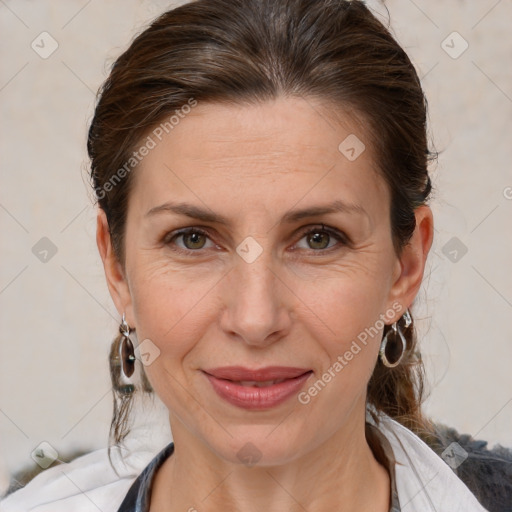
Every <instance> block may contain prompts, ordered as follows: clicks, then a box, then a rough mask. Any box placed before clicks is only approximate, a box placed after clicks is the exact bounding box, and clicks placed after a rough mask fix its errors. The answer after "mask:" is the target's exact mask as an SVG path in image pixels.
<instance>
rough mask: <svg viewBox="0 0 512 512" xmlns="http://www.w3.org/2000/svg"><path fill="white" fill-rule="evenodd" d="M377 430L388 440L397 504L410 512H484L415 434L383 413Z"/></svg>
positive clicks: (448, 467) (440, 459) (435, 454)
mask: <svg viewBox="0 0 512 512" xmlns="http://www.w3.org/2000/svg"><path fill="white" fill-rule="evenodd" d="M378 427H379V430H381V432H382V433H383V434H384V435H385V436H386V437H387V438H388V441H389V442H390V444H391V447H392V450H393V455H394V458H395V473H396V481H397V491H398V496H399V501H400V504H401V505H402V506H405V505H404V504H407V505H408V510H411V512H413V511H414V512H416V511H423V510H450V511H452V512H483V511H485V510H493V509H486V508H484V506H483V504H482V503H481V502H480V501H479V500H478V499H477V496H476V495H475V494H474V492H473V490H472V489H470V488H469V487H468V486H467V485H466V484H465V483H464V482H463V481H462V479H460V477H458V475H457V474H455V473H454V472H453V471H452V469H451V468H450V466H449V465H448V464H447V462H446V461H445V460H444V459H443V458H442V457H440V456H439V455H438V454H437V453H436V452H435V451H434V450H433V449H432V448H430V447H429V446H428V445H427V444H426V443H425V442H424V441H423V440H422V439H420V438H419V437H418V436H417V435H416V434H415V433H414V432H412V431H411V430H409V429H408V428H406V427H405V426H404V425H402V424H401V423H399V422H397V421H396V420H394V419H392V418H390V417H389V416H387V415H385V414H384V413H380V414H379V422H378Z"/></svg>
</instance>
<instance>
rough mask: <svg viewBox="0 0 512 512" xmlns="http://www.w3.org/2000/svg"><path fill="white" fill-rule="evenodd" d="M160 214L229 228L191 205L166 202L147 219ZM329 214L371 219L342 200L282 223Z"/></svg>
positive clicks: (291, 216)
mask: <svg viewBox="0 0 512 512" xmlns="http://www.w3.org/2000/svg"><path fill="white" fill-rule="evenodd" d="M159 213H176V214H178V215H184V216H186V217H190V218H192V219H197V220H200V221H202V222H210V223H214V224H222V225H224V226H229V224H230V222H229V220H228V219H227V218H226V217H224V216H223V215H220V214H218V213H214V212H212V211H211V210H207V209H203V208H200V207H198V206H195V205H193V204H189V203H175V202H166V203H164V204H161V205H160V206H155V207H154V208H151V209H150V210H149V211H148V212H147V213H146V215H145V216H146V217H150V216H153V215H156V214H159ZM329 213H351V214H360V215H365V216H366V217H369V215H368V213H367V211H366V210H365V209H364V208H363V207H362V206H361V205H359V204H354V203H346V202H343V201H341V200H339V199H338V200H336V201H333V202H331V203H327V204H324V205H318V206H310V207H309V208H303V209H296V210H290V211H288V212H286V213H285V214H284V215H283V218H282V222H284V223H287V224H291V223H293V222H297V221H299V220H301V219H305V218H309V217H317V216H319V215H326V214H329Z"/></svg>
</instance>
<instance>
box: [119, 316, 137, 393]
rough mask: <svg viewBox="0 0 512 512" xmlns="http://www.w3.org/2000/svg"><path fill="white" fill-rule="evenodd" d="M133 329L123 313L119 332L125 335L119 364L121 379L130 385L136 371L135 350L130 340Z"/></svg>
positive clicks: (120, 348) (120, 347)
mask: <svg viewBox="0 0 512 512" xmlns="http://www.w3.org/2000/svg"><path fill="white" fill-rule="evenodd" d="M132 331H133V329H132V328H131V327H130V326H129V325H128V323H127V322H126V319H125V315H124V313H123V319H122V320H121V324H120V325H119V332H120V333H121V334H122V335H123V337H122V339H121V343H119V362H120V363H121V364H120V369H121V378H122V380H123V383H124V384H126V385H129V384H130V382H129V379H130V377H131V376H132V375H133V372H134V371H135V350H134V348H133V343H132V341H131V340H130V333H131V332H132Z"/></svg>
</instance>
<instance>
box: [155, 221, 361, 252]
mask: <svg viewBox="0 0 512 512" xmlns="http://www.w3.org/2000/svg"><path fill="white" fill-rule="evenodd" d="M312 231H325V232H326V233H328V234H329V235H330V236H332V237H334V238H336V240H338V242H339V244H337V245H335V246H333V247H329V248H328V249H321V250H315V249H310V251H309V252H312V253H315V252H316V253H318V254H322V253H323V254H326V253H329V252H331V251H332V250H336V249H338V245H340V244H341V245H342V246H344V245H345V246H350V245H351V241H350V239H349V237H348V236H347V235H346V234H345V233H344V232H342V231H339V230H338V229H336V228H331V227H328V226H325V224H310V225H308V226H303V227H301V228H300V229H299V230H297V232H296V235H295V236H299V235H300V238H299V241H300V240H301V239H302V238H303V237H304V236H305V235H307V234H308V233H310V232H312ZM188 233H199V234H201V235H204V236H206V237H207V238H208V239H209V240H210V241H211V242H212V243H214V244H215V242H214V241H213V240H212V239H211V236H210V233H209V231H208V228H202V227H200V226H188V227H185V228H180V229H177V230H174V231H171V232H170V233H167V234H166V235H165V236H164V238H163V243H164V244H165V245H168V244H170V243H171V242H172V241H173V240H174V239H176V238H178V237H179V236H181V235H186V234H188ZM202 249H203V248H201V249H196V250H194V249H183V248H181V247H177V248H176V249H173V250H175V251H176V252H181V253H184V254H191V253H194V252H197V253H200V252H201V250H202ZM293 250H296V249H293ZM306 250H307V249H306Z"/></svg>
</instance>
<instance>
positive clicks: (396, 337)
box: [379, 309, 412, 368]
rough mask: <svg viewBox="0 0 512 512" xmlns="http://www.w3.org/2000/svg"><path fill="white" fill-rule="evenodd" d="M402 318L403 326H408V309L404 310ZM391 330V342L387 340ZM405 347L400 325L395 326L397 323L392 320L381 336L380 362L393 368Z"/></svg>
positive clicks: (409, 323) (399, 359) (410, 320)
mask: <svg viewBox="0 0 512 512" xmlns="http://www.w3.org/2000/svg"><path fill="white" fill-rule="evenodd" d="M402 318H403V319H404V321H405V327H406V328H407V327H409V326H410V325H411V323H412V319H411V315H410V313H409V310H408V309H406V310H405V313H404V314H403V316H402ZM391 332H392V333H393V341H392V342H390V340H389V335H390V333H391ZM406 348H407V343H406V341H405V336H404V334H403V332H402V329H401V327H400V326H398V327H397V323H396V322H394V323H393V324H392V325H391V329H390V330H389V331H388V332H387V333H386V335H385V336H384V337H383V338H382V342H381V345H380V350H379V356H380V360H381V361H382V364H383V365H384V366H387V367H388V368H394V367H395V366H398V365H399V364H400V362H401V361H402V358H403V357H404V354H405V350H406Z"/></svg>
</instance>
